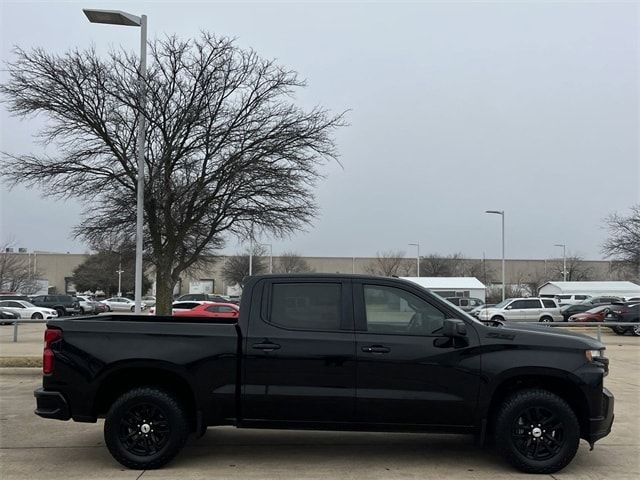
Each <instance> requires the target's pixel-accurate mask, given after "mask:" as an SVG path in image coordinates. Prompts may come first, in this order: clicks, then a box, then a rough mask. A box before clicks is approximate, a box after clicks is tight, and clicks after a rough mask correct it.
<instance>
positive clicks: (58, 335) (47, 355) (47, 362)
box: [42, 328, 62, 375]
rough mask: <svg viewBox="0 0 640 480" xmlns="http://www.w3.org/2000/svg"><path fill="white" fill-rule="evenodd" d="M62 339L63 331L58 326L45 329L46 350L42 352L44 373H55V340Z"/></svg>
mask: <svg viewBox="0 0 640 480" xmlns="http://www.w3.org/2000/svg"><path fill="white" fill-rule="evenodd" d="M60 339H62V331H61V330H58V329H57V328H47V329H46V330H45V331H44V351H43V352H42V373H44V374H45V375H48V374H50V373H53V363H54V362H53V360H54V355H53V350H52V349H51V345H52V344H53V342H56V341H57V340H60Z"/></svg>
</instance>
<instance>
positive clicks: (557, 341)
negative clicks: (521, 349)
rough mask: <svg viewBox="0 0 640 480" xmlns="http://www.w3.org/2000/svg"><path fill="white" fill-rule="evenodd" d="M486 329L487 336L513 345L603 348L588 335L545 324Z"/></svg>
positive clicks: (511, 325)
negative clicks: (501, 339)
mask: <svg viewBox="0 0 640 480" xmlns="http://www.w3.org/2000/svg"><path fill="white" fill-rule="evenodd" d="M488 328H489V330H490V331H489V332H488V335H487V336H489V337H494V336H495V337H498V338H504V339H509V340H512V341H513V342H514V343H521V344H529V345H538V346H546V347H561V348H576V349H585V350H586V349H594V350H599V349H601V348H604V345H603V344H602V343H601V342H599V341H598V340H596V339H595V338H593V337H590V336H589V335H584V334H582V333H575V332H572V331H570V330H569V329H563V328H557V327H549V326H547V325H545V324H542V325H524V324H518V323H511V324H508V325H505V326H503V327H488ZM494 332H495V333H494Z"/></svg>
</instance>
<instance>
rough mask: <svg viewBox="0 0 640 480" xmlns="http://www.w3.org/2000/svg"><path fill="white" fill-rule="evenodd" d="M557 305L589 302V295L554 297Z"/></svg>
mask: <svg viewBox="0 0 640 480" xmlns="http://www.w3.org/2000/svg"><path fill="white" fill-rule="evenodd" d="M555 298H556V301H557V302H558V305H560V306H563V305H575V304H576V303H582V302H584V301H585V300H589V299H590V298H591V295H575V294H573V295H555Z"/></svg>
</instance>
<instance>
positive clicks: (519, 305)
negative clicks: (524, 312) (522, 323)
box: [508, 300, 526, 310]
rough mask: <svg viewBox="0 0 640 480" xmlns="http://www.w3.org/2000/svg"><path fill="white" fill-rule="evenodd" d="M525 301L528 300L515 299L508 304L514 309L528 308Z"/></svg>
mask: <svg viewBox="0 0 640 480" xmlns="http://www.w3.org/2000/svg"><path fill="white" fill-rule="evenodd" d="M525 301H526V300H514V301H513V302H511V303H510V304H509V305H508V306H509V307H511V309H512V310H516V309H517V310H520V309H521V308H526V307H525Z"/></svg>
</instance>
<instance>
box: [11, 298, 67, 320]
mask: <svg viewBox="0 0 640 480" xmlns="http://www.w3.org/2000/svg"><path fill="white" fill-rule="evenodd" d="M0 308H2V309H3V310H9V311H10V312H14V313H16V314H18V315H19V316H20V318H34V319H37V318H41V319H45V318H46V319H47V320H48V319H51V318H57V317H58V312H57V311H56V310H54V309H52V308H45V307H38V306H37V305H33V304H32V303H29V302H25V301H24V300H0Z"/></svg>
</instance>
